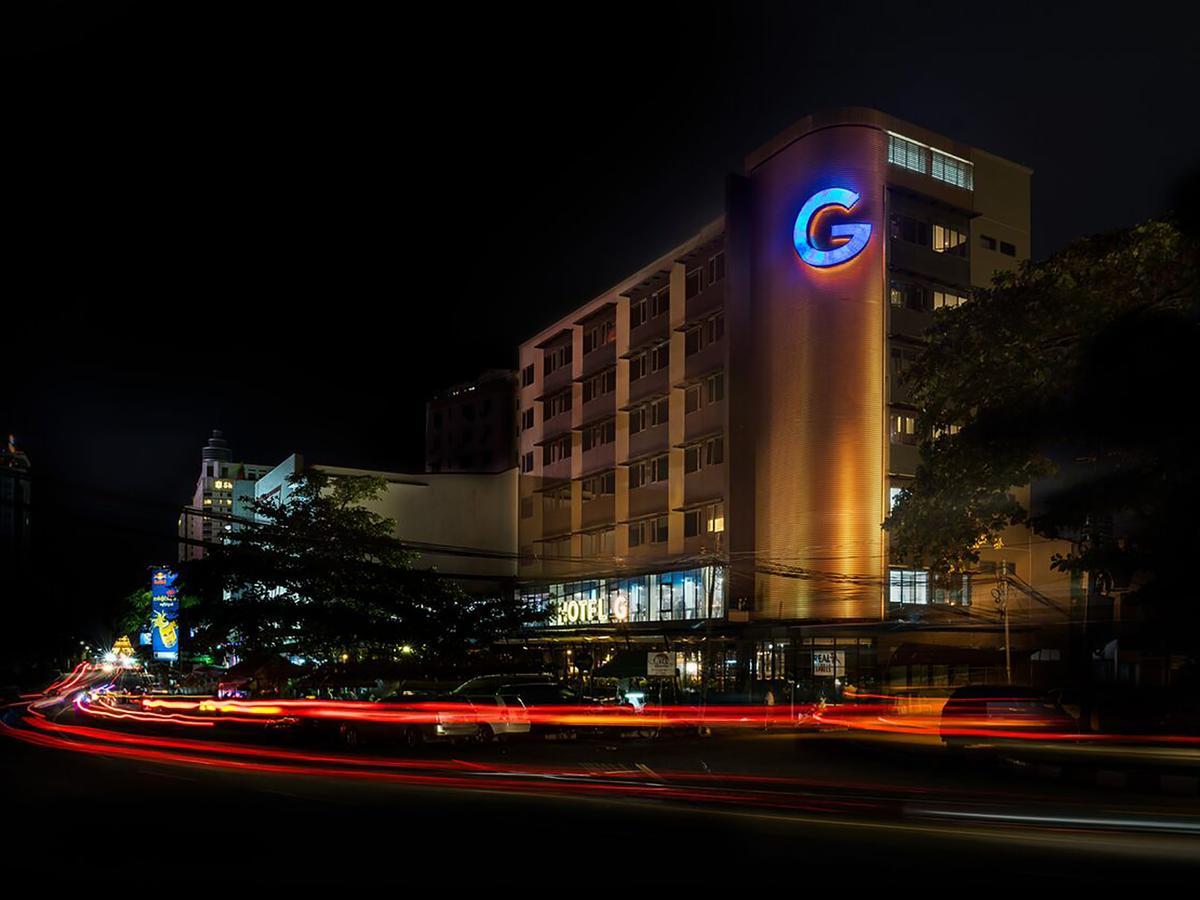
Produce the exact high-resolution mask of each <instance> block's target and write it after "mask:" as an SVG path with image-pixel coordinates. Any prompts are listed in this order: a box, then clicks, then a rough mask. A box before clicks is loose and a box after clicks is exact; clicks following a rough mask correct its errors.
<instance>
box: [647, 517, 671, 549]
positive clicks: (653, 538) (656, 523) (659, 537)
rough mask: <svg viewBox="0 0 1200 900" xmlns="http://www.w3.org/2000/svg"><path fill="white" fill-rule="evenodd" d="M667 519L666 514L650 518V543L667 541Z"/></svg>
mask: <svg viewBox="0 0 1200 900" xmlns="http://www.w3.org/2000/svg"><path fill="white" fill-rule="evenodd" d="M669 521H670V520H669V519H668V518H667V517H666V516H658V517H657V518H655V519H651V520H650V523H649V524H650V543H652V544H665V543H666V542H667V536H668V531H669Z"/></svg>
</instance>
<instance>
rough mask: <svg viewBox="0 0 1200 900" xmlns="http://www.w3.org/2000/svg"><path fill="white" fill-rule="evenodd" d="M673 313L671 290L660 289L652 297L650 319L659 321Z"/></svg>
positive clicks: (666, 288)
mask: <svg viewBox="0 0 1200 900" xmlns="http://www.w3.org/2000/svg"><path fill="white" fill-rule="evenodd" d="M670 311H671V289H670V288H669V287H664V288H659V289H658V290H657V291H655V292H654V293H653V294H651V295H650V318H652V319H657V318H658V317H659V316H661V315H664V314H666V313H668V312H670Z"/></svg>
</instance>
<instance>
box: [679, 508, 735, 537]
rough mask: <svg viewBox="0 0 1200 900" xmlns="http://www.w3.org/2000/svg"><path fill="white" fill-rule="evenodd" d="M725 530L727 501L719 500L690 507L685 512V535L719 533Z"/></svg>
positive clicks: (694, 535)
mask: <svg viewBox="0 0 1200 900" xmlns="http://www.w3.org/2000/svg"><path fill="white" fill-rule="evenodd" d="M724 530H725V503H724V501H718V502H716V503H709V504H707V505H705V506H698V507H696V508H695V509H689V510H687V511H686V512H685V513H684V514H683V536H684V537H696V536H697V535H701V534H717V533H719V532H722V531H724Z"/></svg>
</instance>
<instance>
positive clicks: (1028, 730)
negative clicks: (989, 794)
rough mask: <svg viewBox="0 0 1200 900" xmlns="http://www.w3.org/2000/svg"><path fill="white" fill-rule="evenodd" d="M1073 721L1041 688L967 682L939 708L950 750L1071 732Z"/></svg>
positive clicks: (1075, 726) (992, 745)
mask: <svg viewBox="0 0 1200 900" xmlns="http://www.w3.org/2000/svg"><path fill="white" fill-rule="evenodd" d="M1076 730H1077V723H1076V721H1075V720H1074V719H1073V718H1071V716H1070V715H1069V714H1068V713H1067V712H1066V711H1065V710H1063V708H1062V707H1061V706H1059V704H1058V703H1057V702H1056V701H1055V699H1054V698H1053V697H1052V696H1050V695H1049V694H1047V693H1046V692H1044V691H1039V690H1036V689H1034V688H1026V687H1011V686H1004V685H967V686H964V687H960V688H957V689H955V690H954V692H953V693H951V694H950V696H949V697H948V698H947V699H946V704H945V706H943V707H942V716H941V738H942V742H943V743H944V744H945V745H946V746H947V747H948V748H951V749H962V748H965V747H996V746H1000V745H1003V744H1006V743H1007V744H1011V743H1012V742H1014V741H1019V740H1022V739H1027V738H1036V737H1049V736H1053V735H1062V734H1070V733H1074V732H1075V731H1076Z"/></svg>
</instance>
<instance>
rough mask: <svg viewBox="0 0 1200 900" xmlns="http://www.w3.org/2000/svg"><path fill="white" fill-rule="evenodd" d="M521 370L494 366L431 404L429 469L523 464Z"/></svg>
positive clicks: (427, 417)
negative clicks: (519, 426) (519, 443)
mask: <svg viewBox="0 0 1200 900" xmlns="http://www.w3.org/2000/svg"><path fill="white" fill-rule="evenodd" d="M516 408H517V375H516V373H515V372H513V371H511V370H509V369H490V370H488V371H486V372H484V373H483V374H482V375H480V376H479V377H478V378H476V379H475V380H474V381H469V382H466V383H464V384H458V385H455V386H454V387H452V388H447V389H446V390H444V391H441V392H439V393H438V394H436V395H435V396H433V397H431V398H430V400H429V402H428V403H427V404H426V406H425V471H426V472H504V471H506V470H508V469H511V468H513V467H514V466H516V464H517V430H516V429H517V413H516Z"/></svg>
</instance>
